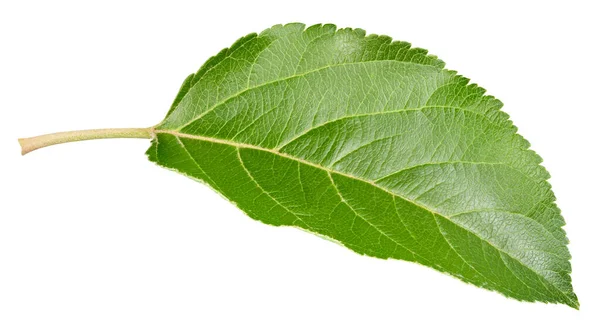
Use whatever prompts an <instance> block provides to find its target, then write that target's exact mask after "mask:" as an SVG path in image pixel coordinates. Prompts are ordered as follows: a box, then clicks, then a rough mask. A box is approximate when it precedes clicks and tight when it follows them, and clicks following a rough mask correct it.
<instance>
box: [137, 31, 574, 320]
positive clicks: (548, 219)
mask: <svg viewBox="0 0 600 336" xmlns="http://www.w3.org/2000/svg"><path fill="white" fill-rule="evenodd" d="M484 93H485V90H483V89H482V88H480V87H478V86H476V85H473V84H469V80H468V79H466V78H464V77H461V76H459V75H457V74H456V72H454V71H449V70H446V69H444V63H443V62H442V61H441V60H439V59H438V58H436V57H435V56H431V55H428V54H427V51H426V50H423V49H418V48H411V46H410V44H408V43H406V42H392V39H391V38H390V37H387V36H377V35H368V36H366V35H365V32H364V31H363V30H360V29H340V30H337V29H336V27H335V26H333V25H316V26H312V27H309V28H305V26H304V25H302V24H297V23H295V24H288V25H285V26H281V25H278V26H274V27H272V28H270V29H267V30H265V31H263V32H262V33H260V34H258V35H257V34H250V35H247V36H245V37H243V38H241V39H239V40H238V41H237V42H235V43H234V44H233V46H231V47H230V48H228V49H224V50H223V51H221V52H220V53H219V54H218V55H216V56H214V57H212V58H211V59H209V60H208V62H206V64H204V66H202V68H201V69H200V70H199V71H198V72H197V73H195V74H193V75H191V76H189V77H188V78H187V79H186V80H185V82H184V84H183V85H182V88H181V91H180V92H179V94H178V95H177V98H176V100H175V102H174V103H173V106H172V108H171V110H170V111H169V113H168V115H167V117H166V118H165V120H164V121H163V122H162V123H160V124H159V125H158V126H156V127H155V128H154V134H155V137H154V139H153V142H152V146H151V148H150V149H149V150H148V152H147V153H148V156H149V158H150V160H152V161H154V162H156V163H158V164H159V165H161V166H164V167H167V168H169V169H173V170H176V171H178V172H180V173H182V174H185V175H187V176H189V177H192V178H194V179H196V180H199V181H202V182H204V183H206V184H208V185H210V186H211V187H212V188H213V189H214V190H216V191H217V192H219V193H220V194H222V195H223V196H224V197H226V198H227V199H229V200H230V201H231V202H233V203H234V204H236V205H237V206H238V207H239V208H240V209H241V210H242V211H244V212H245V213H247V214H248V215H249V216H250V217H252V218H254V219H256V220H259V221H261V222H263V223H266V224H271V225H290V226H296V227H299V228H302V229H305V230H308V231H311V232H314V233H316V234H319V235H324V236H326V237H330V238H331V239H332V240H335V241H337V242H339V243H341V244H343V245H344V246H346V247H348V248H350V249H352V250H354V251H356V252H358V253H360V254H365V255H369V256H373V257H378V258H393V259H402V260H407V261H412V262H417V263H420V264H423V265H426V266H429V267H432V268H434V269H437V270H439V271H442V272H445V273H448V274H451V275H453V276H455V277H457V278H459V279H461V280H463V281H465V282H469V283H472V284H475V285H477V286H480V287H483V288H487V289H490V290H494V291H498V292H500V293H502V294H504V295H506V296H509V297H512V298H515V299H518V300H523V301H543V302H557V303H564V304H567V305H569V306H571V307H575V308H577V307H578V301H577V297H576V296H575V294H574V293H573V289H572V286H571V279H570V275H569V273H570V271H571V268H570V263H569V260H570V254H569V251H568V249H567V247H566V245H567V242H568V241H567V238H566V236H565V233H564V231H563V229H562V226H563V225H564V220H563V218H562V217H561V215H560V210H559V209H558V208H557V206H556V205H555V203H554V201H555V197H554V194H553V193H552V191H551V189H550V185H549V184H548V182H547V179H548V178H549V175H548V173H547V172H546V170H545V169H544V168H543V167H542V166H540V162H541V158H540V157H539V156H538V155H536V154H535V153H534V152H533V151H531V150H529V149H528V148H529V143H528V142H527V141H526V140H525V139H523V138H522V137H521V136H519V135H518V134H516V127H515V126H513V124H512V123H511V121H510V120H509V119H508V116H507V115H506V114H505V113H503V112H501V111H500V108H501V107H502V103H501V102H500V101H498V100H497V99H495V98H494V97H491V96H486V95H484Z"/></svg>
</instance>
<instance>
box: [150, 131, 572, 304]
mask: <svg viewBox="0 0 600 336" xmlns="http://www.w3.org/2000/svg"><path fill="white" fill-rule="evenodd" d="M153 132H154V133H155V134H161V133H162V134H169V135H172V136H174V137H176V138H178V139H179V138H187V139H194V140H201V141H206V142H211V143H218V144H223V145H228V146H231V147H234V148H236V149H238V150H239V148H247V149H254V150H259V151H263V152H268V153H271V154H274V155H278V156H281V157H284V158H286V159H290V160H293V161H297V162H300V163H302V164H306V165H308V166H312V167H315V168H318V169H321V170H323V171H325V172H327V173H329V174H331V173H334V174H338V175H341V176H344V177H347V178H350V179H353V180H356V181H361V182H364V183H368V184H370V185H372V186H374V187H376V188H378V189H380V190H382V191H384V192H386V193H388V194H390V195H392V196H395V197H399V198H401V199H403V200H405V201H406V202H408V203H411V204H413V205H415V206H417V207H419V208H421V209H423V210H425V211H427V212H429V213H431V214H432V215H434V216H435V215H437V216H440V217H442V218H444V219H446V220H448V221H449V222H450V223H452V224H454V225H456V226H457V227H459V228H461V229H463V230H465V231H467V232H469V233H471V234H473V235H474V236H476V237H477V238H479V239H480V240H482V241H485V242H486V243H488V244H489V245H490V246H492V247H493V248H495V249H496V250H497V251H499V252H502V253H504V254H505V255H507V256H509V257H511V258H512V259H513V260H515V261H516V262H518V263H519V264H520V265H522V266H523V267H525V268H527V269H528V270H530V271H531V272H533V273H534V274H535V275H536V276H537V277H538V278H539V279H540V280H542V283H548V284H550V285H551V286H552V287H553V288H555V289H556V290H557V291H558V292H559V293H560V294H562V296H563V297H564V298H565V299H566V300H567V301H568V302H570V303H572V304H573V305H574V306H578V303H577V302H575V301H573V299H571V298H570V297H569V296H568V295H567V293H566V292H564V291H563V290H561V289H560V288H558V287H557V286H556V285H555V284H554V283H552V282H550V281H549V280H547V279H546V278H544V277H543V276H542V275H541V274H539V273H538V272H537V271H536V270H534V269H532V268H531V267H529V266H527V265H525V264H524V263H523V262H522V261H521V260H519V259H518V258H516V257H515V256H513V255H511V254H510V253H509V252H507V251H504V250H503V249H501V248H499V247H498V246H496V245H494V244H493V243H491V242H489V241H487V240H485V239H483V238H482V237H481V236H479V235H478V234H477V233H475V232H473V231H471V230H469V229H468V228H465V227H463V226H461V225H459V224H458V223H456V222H454V221H453V220H452V219H451V217H448V216H446V215H443V214H441V213H439V212H437V211H435V210H432V209H429V208H427V207H426V206H424V205H422V204H420V203H417V202H415V201H414V200H411V199H408V198H406V197H404V196H403V195H399V194H395V193H393V192H392V191H390V190H388V189H386V188H384V187H383V186H380V185H378V184H376V183H375V182H374V181H370V180H366V179H363V178H360V177H358V176H354V175H351V174H348V173H344V172H340V171H336V170H333V169H331V168H328V167H324V166H322V165H319V164H316V163H313V162H310V161H307V160H304V159H301V158H298V157H295V156H293V155H290V154H287V153H282V152H279V151H277V150H274V149H270V148H264V147H260V146H256V145H251V144H246V143H240V142H235V141H230V140H226V139H219V138H212V137H206V136H201V135H191V134H186V133H181V132H178V131H170V130H157V129H154V130H153ZM511 272H512V271H511ZM515 276H516V275H515Z"/></svg>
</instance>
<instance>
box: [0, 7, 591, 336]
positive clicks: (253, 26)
mask: <svg viewBox="0 0 600 336" xmlns="http://www.w3.org/2000/svg"><path fill="white" fill-rule="evenodd" d="M599 13H600V11H599V10H598V9H597V8H595V7H594V1H589V2H578V1H564V2H548V1H543V2H539V3H535V2H525V1H520V2H515V3H511V2H507V1H499V2H496V3H495V4H494V3H491V2H483V1H481V2H479V1H476V2H472V3H465V2H455V1H439V2H429V1H415V0H413V1H409V2H403V1H398V0H395V1H389V2H381V1H374V0H370V1H361V2H353V1H350V0H347V1H341V2H337V3H334V2H328V1H324V0H320V1H294V2H289V3H286V2H284V1H276V2H272V3H268V2H264V1H256V0H251V1H243V2H239V3H235V2H232V1H213V2H211V3H201V2H200V1H197V2H177V1H165V2H164V3H162V4H157V3H154V2H151V1H140V2H126V1H115V2H112V1H102V2H98V3H97V4H91V3H88V2H83V1H73V2H64V1H38V2H35V1H12V2H8V1H2V2H1V5H0V38H1V45H0V113H1V114H2V119H1V120H2V121H1V126H2V132H0V160H1V161H0V170H1V174H0V197H1V198H2V199H1V203H0V335H3V336H12V335H199V334H200V335H400V334H408V335H415V334H429V335H433V334H434V332H435V334H448V335H453V334H461V335H469V334H486V335H507V334H508V335H525V334H531V335H533V334H535V335H540V334H544V335H598V334H599V332H600V326H599V325H598V324H599V323H600V322H599V318H600V290H599V289H598V287H599V286H600V284H599V280H598V278H599V277H598V276H599V274H598V266H599V262H598V258H599V257H600V243H599V239H600V223H599V220H598V210H599V208H600V206H599V204H598V202H599V201H600V199H599V197H598V194H599V190H600V183H599V182H598V181H599V179H598V169H599V168H598V163H599V162H598V161H599V160H598V153H599V149H598V147H599V145H600V141H599V140H598V139H599V137H598V124H599V122H600V111H599V110H600V109H599V107H598V96H599V89H600V85H599V78H600V71H599V70H598V64H599V52H600V50H599V42H598V32H599V31H600V24H599V23H598V14H599ZM293 21H300V22H305V23H307V24H315V23H327V22H331V23H335V24H337V25H338V26H339V27H360V28H364V29H366V30H367V32H368V33H378V34H386V35H390V36H392V37H393V38H394V39H398V40H405V41H409V42H412V43H413V45H415V46H418V47H423V48H426V49H429V50H430V51H431V52H432V53H433V54H436V55H438V56H440V58H442V59H443V60H445V61H446V62H447V66H448V67H449V68H451V69H456V70H459V72H460V73H461V74H463V75H465V76H467V77H470V78H472V79H473V81H474V82H476V83H478V84H480V85H481V86H483V87H485V88H487V89H488V92H489V93H490V94H492V95H494V96H496V97H498V98H500V99H501V100H502V101H503V102H504V103H505V107H504V110H505V111H507V112H508V113H509V114H510V115H511V118H512V120H513V121H514V122H515V124H516V125H517V126H518V127H519V130H520V133H521V134H523V135H524V136H525V137H526V138H527V139H528V140H530V141H531V143H532V147H533V149H534V150H536V151H537V152H538V153H539V154H540V155H541V156H542V157H543V158H544V160H545V161H544V165H545V166H546V167H547V168H548V170H549V171H550V172H551V174H552V179H551V181H550V182H551V183H552V185H553V188H554V191H555V193H556V194H557V197H558V204H559V206H560V207H561V209H562V211H563V214H564V216H565V218H566V221H567V226H566V227H565V228H566V231H567V234H568V237H569V238H570V240H571V244H570V245H569V249H570V251H571V253H572V255H573V260H572V265H573V273H572V275H573V285H574V288H575V291H576V293H577V294H578V296H579V298H580V302H581V310H579V311H576V310H574V309H572V308H569V307H567V306H563V305H548V304H543V303H523V302H517V301H515V300H512V299H507V298H505V297H503V296H502V295H499V294H497V293H493V292H489V291H486V290H483V289H480V288H476V287H475V286H471V285H467V284H465V283H463V282H461V281H459V280H457V279H454V278H452V277H449V276H446V275H443V274H441V273H438V272H436V271H434V270H431V269H429V268H425V267H422V266H420V265H417V264H412V263H407V262H403V261H392V260H389V261H384V260H377V259H373V258H368V257H363V256H359V255H357V254H355V253H353V252H351V251H349V250H346V249H344V248H342V247H340V246H338V245H336V244H333V243H330V242H328V241H326V240H323V239H320V238H318V237H316V236H313V235H311V234H309V233H305V232H302V231H299V230H296V229H293V228H276V227H271V226H267V225H264V224H261V223H258V222H255V221H253V220H251V219H249V218H247V217H246V216H245V215H243V214H242V213H241V211H239V210H237V209H236V208H235V207H234V206H233V205H231V204H229V203H228V202H227V201H226V200H224V199H222V198H221V197H219V196H217V195H216V194H215V193H214V192H213V191H211V190H209V189H208V188H207V187H205V186H203V185H201V184H198V183H195V182H193V181H191V180H189V179H187V178H185V177H183V176H180V175H178V174H176V173H173V172H171V171H168V170H165V169H162V168H159V167H157V166H155V165H154V164H152V163H149V162H148V161H147V159H146V157H145V155H144V151H145V150H146V148H147V147H148V144H149V142H148V141H147V140H129V139H125V140H101V141H89V142H82V143H76V144H67V145H61V146H56V147H52V148H47V149H43V150H40V151H37V152H34V153H32V154H29V155H27V156H25V157H21V156H20V153H19V147H18V144H17V141H16V139H17V138H18V137H26V136H33V135H38V134H42V133H48V132H56V131H63V130H74V129H85V128H102V127H147V126H152V125H154V124H156V123H158V122H159V121H160V120H161V119H162V118H163V116H164V114H165V113H166V111H167V109H168V107H169V105H170V103H171V101H172V99H173V98H174V96H175V94H176V93H177V90H178V88H179V85H180V84H181V82H182V81H183V79H184V78H185V77H186V76H187V75H188V74H190V73H192V72H195V71H196V70H197V69H198V68H199V67H200V65H201V64H202V63H203V62H204V61H205V60H206V59H207V58H208V57H210V56H212V55H213V54H216V53H217V52H218V51H219V50H220V49H222V48H224V47H228V46H229V45H230V44H231V43H232V42H233V41H235V40H236V39H237V38H239V37H241V36H243V35H246V34H247V33H250V32H253V31H261V30H263V29H265V28H268V27H270V26H271V25H273V24H276V23H286V22H293Z"/></svg>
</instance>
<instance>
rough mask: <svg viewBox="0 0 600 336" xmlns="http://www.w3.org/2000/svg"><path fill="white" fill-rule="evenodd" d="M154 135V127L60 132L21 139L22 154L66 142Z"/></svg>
mask: <svg viewBox="0 0 600 336" xmlns="http://www.w3.org/2000/svg"><path fill="white" fill-rule="evenodd" d="M153 134H154V130H153V129H152V127H148V128H105V129H92V130H83V131H71V132H59V133H51V134H45V135H40V136H36V137H31V138H22V139H19V144H20V145H21V154H22V155H25V154H27V153H29V152H32V151H34V150H36V149H39V148H44V147H48V146H52V145H57V144H61V143H65V142H74V141H83V140H93V139H111V138H140V139H151V138H152V136H153Z"/></svg>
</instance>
